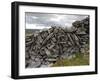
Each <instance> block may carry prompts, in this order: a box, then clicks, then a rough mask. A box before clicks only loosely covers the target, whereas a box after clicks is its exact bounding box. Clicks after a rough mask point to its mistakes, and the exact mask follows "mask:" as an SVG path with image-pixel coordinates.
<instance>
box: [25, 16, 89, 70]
mask: <svg viewBox="0 0 100 81" xmlns="http://www.w3.org/2000/svg"><path fill="white" fill-rule="evenodd" d="M72 25H73V27H72V29H71V30H68V29H67V28H66V27H64V28H63V27H56V26H52V27H51V28H50V29H45V30H41V31H34V32H31V33H26V37H25V45H26V46H25V50H26V54H25V64H26V65H25V67H26V68H33V67H34V68H37V67H50V66H52V65H53V64H54V63H55V62H56V61H57V60H59V59H71V58H73V57H74V56H75V54H76V53H80V54H85V53H86V52H89V48H88V47H87V45H89V18H88V17H87V18H85V19H83V20H81V21H75V22H73V23H72ZM26 31H27V29H26Z"/></svg>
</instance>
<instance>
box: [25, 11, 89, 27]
mask: <svg viewBox="0 0 100 81" xmlns="http://www.w3.org/2000/svg"><path fill="white" fill-rule="evenodd" d="M25 17H26V29H43V28H50V27H51V26H52V25H56V26H62V27H71V26H72V22H74V21H76V20H82V19H84V18H86V17H88V16H87V15H69V14H47V13H32V12H26V13H25Z"/></svg>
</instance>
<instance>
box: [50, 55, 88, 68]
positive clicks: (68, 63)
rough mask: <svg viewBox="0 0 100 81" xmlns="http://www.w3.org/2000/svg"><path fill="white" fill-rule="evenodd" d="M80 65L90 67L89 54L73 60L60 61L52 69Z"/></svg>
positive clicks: (76, 56)
mask: <svg viewBox="0 0 100 81" xmlns="http://www.w3.org/2000/svg"><path fill="white" fill-rule="evenodd" d="M80 65H89V54H76V55H75V57H73V58H71V59H59V60H57V61H56V63H54V64H53V65H52V67H58V66H80Z"/></svg>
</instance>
